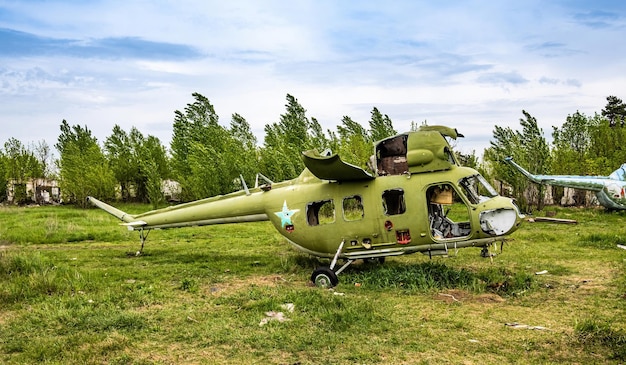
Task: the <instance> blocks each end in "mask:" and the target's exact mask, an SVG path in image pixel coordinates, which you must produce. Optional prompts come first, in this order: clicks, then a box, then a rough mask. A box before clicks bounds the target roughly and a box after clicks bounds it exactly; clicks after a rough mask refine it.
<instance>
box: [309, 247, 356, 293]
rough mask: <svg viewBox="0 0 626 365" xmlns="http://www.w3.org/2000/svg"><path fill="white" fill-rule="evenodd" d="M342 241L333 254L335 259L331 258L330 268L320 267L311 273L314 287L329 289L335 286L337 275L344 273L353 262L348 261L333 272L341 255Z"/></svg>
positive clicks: (337, 281)
mask: <svg viewBox="0 0 626 365" xmlns="http://www.w3.org/2000/svg"><path fill="white" fill-rule="evenodd" d="M344 243H345V240H344V241H341V244H340V245H339V248H338V249H337V253H335V257H333V261H331V263H330V266H321V267H318V268H317V269H315V270H314V271H313V274H311V281H312V282H313V284H315V286H318V287H320V288H324V289H329V288H332V287H335V286H337V284H338V283H339V278H338V277H337V275H339V274H340V273H341V272H342V271H344V270H345V269H346V268H347V267H348V266H350V264H352V263H353V262H354V260H353V259H348V261H346V263H345V264H343V266H341V267H340V268H339V269H337V271H335V266H336V265H337V260H338V259H339V255H341V250H342V249H343V245H344Z"/></svg>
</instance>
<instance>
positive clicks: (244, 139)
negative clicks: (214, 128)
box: [229, 113, 259, 181]
mask: <svg viewBox="0 0 626 365" xmlns="http://www.w3.org/2000/svg"><path fill="white" fill-rule="evenodd" d="M229 132H230V136H231V137H232V142H233V143H232V146H231V147H230V148H229V150H230V151H231V152H232V154H231V156H232V158H233V159H234V160H233V163H232V164H233V166H235V167H236V170H237V172H239V173H240V174H241V176H243V178H244V179H245V180H246V181H252V180H253V179H254V178H255V177H256V173H257V172H258V165H259V155H258V148H257V139H256V137H255V136H254V134H253V133H252V130H251V129H250V124H248V122H247V121H246V119H245V118H244V117H242V116H241V115H239V114H237V113H235V114H233V115H232V119H231V121H230V129H229Z"/></svg>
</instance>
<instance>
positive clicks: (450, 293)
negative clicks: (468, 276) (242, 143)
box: [435, 289, 505, 304]
mask: <svg viewBox="0 0 626 365" xmlns="http://www.w3.org/2000/svg"><path fill="white" fill-rule="evenodd" d="M435 299H436V300H439V301H442V302H445V303H448V304H450V303H485V304H488V303H502V302H504V301H505V299H504V298H502V297H501V296H499V295H497V294H493V293H485V294H478V295H474V294H472V293H468V292H466V291H463V290H459V289H450V290H446V291H443V292H439V293H437V294H436V295H435Z"/></svg>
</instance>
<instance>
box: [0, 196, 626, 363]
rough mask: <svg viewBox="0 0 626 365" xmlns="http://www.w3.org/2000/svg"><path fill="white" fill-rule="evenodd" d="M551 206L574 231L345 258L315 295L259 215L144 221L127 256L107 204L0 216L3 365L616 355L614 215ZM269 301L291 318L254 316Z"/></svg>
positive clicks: (618, 289)
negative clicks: (181, 223) (434, 252)
mask: <svg viewBox="0 0 626 365" xmlns="http://www.w3.org/2000/svg"><path fill="white" fill-rule="evenodd" d="M122 209H123V210H126V211H129V212H131V213H134V212H141V211H143V210H148V209H149V208H148V207H147V206H141V205H127V206H123V207H122ZM550 210H556V212H557V218H568V219H576V220H577V221H578V222H579V223H578V224H577V225H559V224H550V223H525V224H524V225H523V226H522V228H521V229H520V230H519V231H518V232H516V233H515V234H514V235H513V236H512V240H511V241H509V242H507V244H506V245H505V246H504V250H503V252H502V253H500V252H498V255H497V256H496V257H495V258H494V259H493V261H491V260H489V259H483V258H480V255H479V252H480V249H464V250H460V251H459V252H458V254H457V255H456V256H452V257H449V258H441V257H436V258H433V259H432V260H430V259H429V258H428V257H427V256H423V255H420V254H416V255H411V256H405V257H397V258H389V259H387V261H386V262H385V263H384V264H379V263H368V262H363V263H362V262H358V263H355V264H353V265H352V266H350V267H349V268H348V269H347V270H346V272H344V273H342V274H341V275H340V277H339V278H340V284H339V285H338V287H336V288H335V289H333V290H322V289H318V288H315V287H312V286H311V285H310V284H309V277H310V274H311V272H312V270H313V269H314V268H315V267H316V266H318V265H322V264H327V261H323V260H322V261H320V260H317V259H315V258H310V257H308V256H305V255H302V254H300V253H298V252H296V251H295V250H294V249H293V248H291V246H290V245H289V244H287V243H286V242H285V240H284V239H283V238H282V237H281V236H280V235H279V234H278V233H277V232H276V231H275V230H274V229H273V228H272V226H271V225H270V224H269V223H267V222H260V223H249V224H240V225H221V226H212V227H201V228H185V229H177V230H165V231H154V232H151V233H150V235H149V237H148V241H147V244H146V247H145V250H144V254H143V255H141V256H135V255H134V252H136V251H137V250H138V249H139V238H138V235H137V233H136V232H128V231H127V230H126V229H125V228H123V227H120V226H119V225H118V222H117V221H116V220H115V219H114V218H113V217H110V216H109V215H107V214H106V213H104V212H102V211H99V210H95V209H88V210H80V209H75V208H73V207H66V206H60V207H39V208H34V207H33V208H0V334H1V335H0V363H3V364H31V363H40V362H41V363H49V364H68V363H77V364H84V363H88V364H92V363H95V364H171V363H177V364H185V363H189V364H199V363H233V364H296V363H298V364H319V363H337V364H431V363H433V364H435V363H468V364H500V363H531V364H546V363H548V364H549V363H553V364H556V363H609V364H611V363H614V364H620V363H624V362H625V361H626V351H625V350H624V349H625V348H626V250H622V249H619V248H617V244H624V240H625V239H624V237H626V225H624V224H623V222H624V220H625V219H626V214H624V213H605V212H603V211H601V210H578V209H555V208H552V207H551V208H550ZM537 215H541V212H539V213H537ZM546 271H547V273H546V274H544V275H536V274H535V273H538V272H546ZM286 303H293V305H294V311H293V312H288V311H286V310H285V309H283V308H282V306H283V305H284V304H286ZM270 311H275V312H276V311H283V312H284V314H285V316H286V317H287V318H288V319H289V320H288V321H285V322H278V321H270V322H268V323H267V324H266V325H263V326H260V322H261V321H262V320H263V319H264V318H265V317H266V313H267V312H270ZM512 323H518V324H525V325H528V326H535V328H539V329H528V328H516V327H515V326H511V324H512ZM507 324H508V325H507ZM542 328H545V329H542Z"/></svg>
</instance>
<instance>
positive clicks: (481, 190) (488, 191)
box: [459, 175, 498, 204]
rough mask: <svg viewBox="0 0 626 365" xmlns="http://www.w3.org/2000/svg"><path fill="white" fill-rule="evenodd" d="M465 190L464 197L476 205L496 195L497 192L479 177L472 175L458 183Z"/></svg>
mask: <svg viewBox="0 0 626 365" xmlns="http://www.w3.org/2000/svg"><path fill="white" fill-rule="evenodd" d="M459 185H461V186H462V187H463V189H465V195H467V198H468V199H469V200H470V202H472V204H478V203H480V202H483V201H485V200H488V199H491V198H493V197H495V196H497V195H498V192H497V191H496V190H495V189H494V188H493V187H492V186H491V185H490V184H489V182H487V180H485V178H484V177H482V176H481V175H472V176H468V177H465V178H463V179H461V180H460V181H459Z"/></svg>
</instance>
